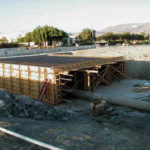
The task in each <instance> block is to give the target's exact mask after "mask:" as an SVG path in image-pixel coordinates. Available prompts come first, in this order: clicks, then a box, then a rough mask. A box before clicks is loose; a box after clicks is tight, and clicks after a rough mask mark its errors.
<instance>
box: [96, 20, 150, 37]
mask: <svg viewBox="0 0 150 150" xmlns="http://www.w3.org/2000/svg"><path fill="white" fill-rule="evenodd" d="M105 32H113V33H123V32H131V33H141V32H146V33H148V32H150V22H149V23H131V24H121V25H116V26H111V27H107V28H104V29H102V30H100V31H97V34H98V35H101V34H103V33H105Z"/></svg>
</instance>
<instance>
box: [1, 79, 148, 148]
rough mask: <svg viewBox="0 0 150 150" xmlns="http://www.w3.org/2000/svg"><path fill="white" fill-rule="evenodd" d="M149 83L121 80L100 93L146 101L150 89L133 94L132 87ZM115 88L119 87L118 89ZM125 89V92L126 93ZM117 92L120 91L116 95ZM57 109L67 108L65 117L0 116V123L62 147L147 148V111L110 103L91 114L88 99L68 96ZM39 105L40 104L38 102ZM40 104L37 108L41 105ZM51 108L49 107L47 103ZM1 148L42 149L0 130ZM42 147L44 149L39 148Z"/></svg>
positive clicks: (105, 87)
mask: <svg viewBox="0 0 150 150" xmlns="http://www.w3.org/2000/svg"><path fill="white" fill-rule="evenodd" d="M145 83H146V84H147V83H149V81H143V80H123V81H121V82H114V83H113V84H112V86H104V87H101V88H99V89H98V90H97V91H96V92H99V91H100V90H101V94H104V95H106V93H107V91H110V89H113V91H112V93H111V92H108V97H109V96H112V95H114V96H118V97H119V96H120V95H122V96H123V97H124V98H130V99H133V100H139V99H141V98H143V97H144V98H145V99H146V100H149V96H150V91H144V92H139V93H136V92H134V91H133V89H134V88H135V86H137V85H140V84H141V85H143V84H145ZM118 89H120V90H119V91H118ZM127 92H128V94H126V93H127ZM117 93H120V94H117ZM70 100H71V101H72V102H70V103H63V104H62V105H60V106H58V108H57V110H59V111H61V110H62V109H63V110H67V111H68V110H69V111H71V112H72V113H71V115H70V116H69V117H67V118H66V119H52V120H51V119H50V120H49V119H47V118H39V119H34V118H33V119H28V117H26V118H22V117H15V116H10V115H9V116H8V117H4V116H3V115H1V116H0V126H2V127H5V128H8V129H10V130H12V131H16V132H18V133H20V134H23V135H26V136H28V137H31V138H34V139H37V140H40V141H42V142H45V143H49V144H52V145H54V146H57V147H59V148H63V149H65V150H77V149H79V150H149V149H150V142H149V141H150V113H148V112H142V111H138V110H135V109H131V108H127V107H120V106H115V105H110V106H109V109H108V110H106V111H105V113H104V114H99V115H93V113H92V111H91V110H90V103H91V102H90V101H86V100H82V99H76V98H71V99H70ZM42 106H43V105H42ZM42 106H41V107H42ZM51 107H52V106H51ZM0 149H1V150H42V149H43V148H41V147H38V146H35V145H33V144H30V143H27V142H24V141H22V140H19V139H16V138H14V137H12V136H9V135H6V134H3V133H2V132H0ZM43 150H44V149H43Z"/></svg>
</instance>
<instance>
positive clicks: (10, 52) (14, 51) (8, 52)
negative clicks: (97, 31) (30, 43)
mask: <svg viewBox="0 0 150 150" xmlns="http://www.w3.org/2000/svg"><path fill="white" fill-rule="evenodd" d="M91 48H95V45H88V46H79V47H75V46H74V47H59V48H51V49H39V50H37V49H32V50H27V49H26V48H20V50H18V48H8V49H0V57H7V56H19V55H32V54H41V53H56V52H67V51H76V50H84V49H91Z"/></svg>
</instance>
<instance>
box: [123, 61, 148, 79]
mask: <svg viewBox="0 0 150 150" xmlns="http://www.w3.org/2000/svg"><path fill="white" fill-rule="evenodd" d="M125 73H126V74H127V75H129V76H130V77H131V78H134V79H144V80H150V62H149V61H131V60H130V61H126V62H125Z"/></svg>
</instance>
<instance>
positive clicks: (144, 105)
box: [72, 90, 150, 111]
mask: <svg viewBox="0 0 150 150" xmlns="http://www.w3.org/2000/svg"><path fill="white" fill-rule="evenodd" d="M72 94H73V95H74V96H76V97H78V98H82V99H87V100H89V101H96V100H105V101H106V102H108V103H111V104H116V105H121V106H127V107H131V108H135V109H139V110H144V111H150V102H145V101H137V100H131V99H122V98H119V99H117V98H113V97H108V96H105V95H100V94H98V93H92V92H88V91H80V90H73V93H72Z"/></svg>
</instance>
